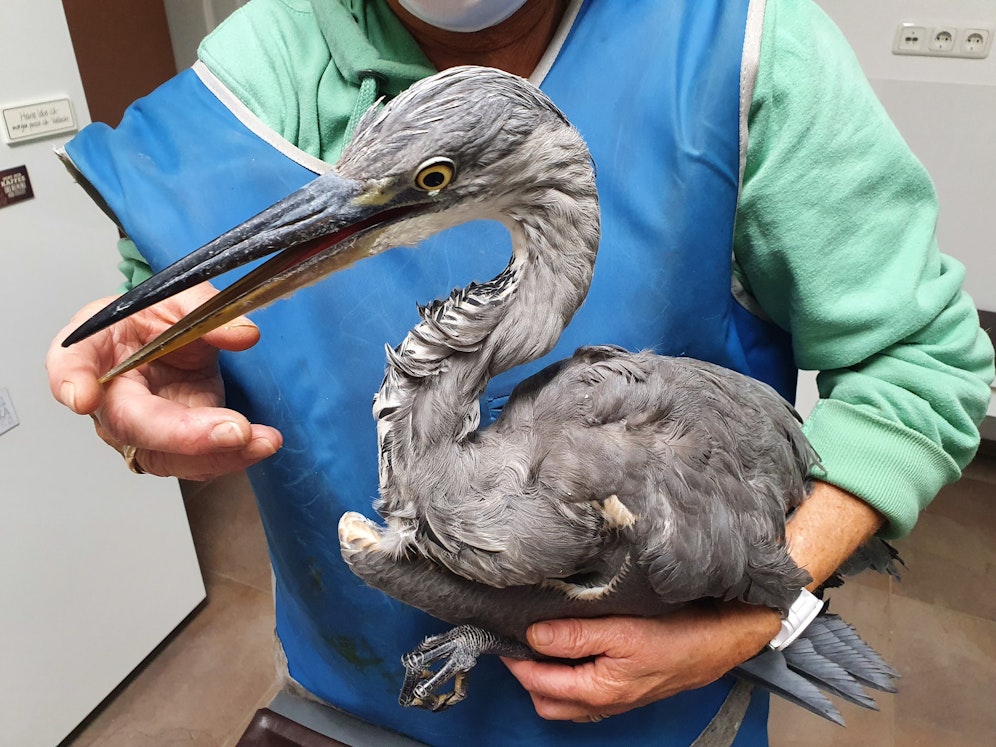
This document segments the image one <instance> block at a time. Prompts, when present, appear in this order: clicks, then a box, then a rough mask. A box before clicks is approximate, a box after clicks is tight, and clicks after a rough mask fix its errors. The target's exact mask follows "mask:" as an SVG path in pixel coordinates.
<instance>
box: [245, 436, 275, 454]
mask: <svg viewBox="0 0 996 747" xmlns="http://www.w3.org/2000/svg"><path fill="white" fill-rule="evenodd" d="M249 451H250V454H251V455H252V456H253V457H255V458H257V459H265V458H266V457H268V456H273V455H274V454H276V453H277V446H276V444H274V443H273V441H271V440H270V439H268V438H254V439H253V440H252V442H251V443H250V444H249Z"/></svg>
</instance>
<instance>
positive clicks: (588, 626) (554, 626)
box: [526, 618, 607, 659]
mask: <svg viewBox="0 0 996 747" xmlns="http://www.w3.org/2000/svg"><path fill="white" fill-rule="evenodd" d="M604 638H605V636H604V631H603V626H601V625H598V624H597V621H596V620H576V619H573V618H569V619H564V620H545V621H543V622H538V623H535V624H533V625H531V626H530V627H529V629H528V630H527V631H526V640H527V641H528V642H529V645H530V646H531V647H532V648H533V650H534V651H536V652H537V653H540V654H543V655H545V656H552V657H555V658H558V659H583V658H585V657H586V656H597V655H598V654H601V653H603V652H604V651H605V650H606V644H607V641H606V640H604Z"/></svg>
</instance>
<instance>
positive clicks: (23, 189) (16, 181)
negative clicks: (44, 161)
mask: <svg viewBox="0 0 996 747" xmlns="http://www.w3.org/2000/svg"><path fill="white" fill-rule="evenodd" d="M34 196H35V193H34V192H33V191H32V190H31V179H29V178H28V167H27V166H15V167H14V168H12V169H5V170H3V171H0V208H5V207H7V206H8V205H13V204H14V203H15V202H21V201H22V200H30V199H31V198H32V197H34Z"/></svg>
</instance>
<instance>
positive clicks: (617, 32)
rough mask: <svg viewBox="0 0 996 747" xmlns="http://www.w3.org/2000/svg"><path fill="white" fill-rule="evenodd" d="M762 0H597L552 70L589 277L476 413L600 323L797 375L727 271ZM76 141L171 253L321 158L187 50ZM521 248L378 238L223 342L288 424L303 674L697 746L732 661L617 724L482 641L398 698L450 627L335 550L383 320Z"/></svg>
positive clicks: (615, 735)
mask: <svg viewBox="0 0 996 747" xmlns="http://www.w3.org/2000/svg"><path fill="white" fill-rule="evenodd" d="M747 5H748V2H747V0H695V2H694V3H682V2H661V1H660V0H646V1H645V2H643V1H641V2H637V1H635V0H633V1H630V2H625V3H609V2H605V1H604V0H601V1H597V0H592V2H588V3H586V4H585V5H584V7H583V8H582V9H581V11H580V13H579V16H578V18H577V20H576V22H575V24H574V26H573V28H572V30H571V33H570V35H569V37H568V38H567V40H566V42H565V44H564V46H563V48H562V49H561V51H560V53H559V55H558V57H557V60H556V62H555V64H554V65H553V68H552V69H551V70H550V72H549V74H548V75H547V77H546V80H545V81H544V83H543V85H542V88H543V89H544V90H545V91H546V93H547V94H548V95H550V97H551V98H552V99H553V100H554V101H555V102H556V104H557V105H558V106H559V107H560V108H561V109H562V110H563V111H564V112H565V113H566V115H567V116H568V117H569V118H570V119H571V121H572V122H573V123H574V124H575V125H576V126H577V127H578V129H579V130H580V131H581V132H582V134H583V135H584V137H585V139H586V140H587V142H588V144H589V146H590V148H591V151H592V154H593V156H594V159H595V163H596V167H597V170H598V177H597V182H598V187H599V193H600V197H601V209H602V229H603V234H602V242H601V248H600V252H599V255H598V260H597V263H596V267H595V274H594V280H593V282H592V286H591V291H590V293H589V295H588V298H587V300H586V301H585V304H584V305H583V307H582V308H581V310H580V311H579V312H578V313H577V315H576V317H575V318H574V320H573V322H572V323H571V325H570V326H569V327H568V329H567V330H566V331H565V332H564V335H563V337H562V339H561V340H560V342H559V344H558V345H557V347H556V348H555V349H554V351H553V352H552V353H551V354H549V355H548V356H546V357H545V358H544V359H542V360H539V361H536V362H534V363H532V364H529V365H527V366H524V367H521V368H518V369H515V370H513V371H510V372H508V373H506V374H503V375H501V376H499V377H497V378H496V379H495V380H493V381H492V382H491V384H490V386H489V387H488V390H487V392H486V394H485V396H484V397H483V398H482V426H484V425H487V424H488V423H489V422H490V421H491V420H492V419H493V418H494V416H495V415H496V414H497V413H498V412H499V411H500V409H501V406H502V404H503V403H504V401H505V399H506V398H507V396H508V394H509V392H510V391H511V389H512V387H513V386H514V385H515V383H516V382H518V381H519V380H521V379H522V378H523V377H525V376H527V375H528V374H530V373H532V372H534V371H536V370H538V369H539V368H540V367H542V366H544V365H546V364H548V363H550V362H551V361H553V360H556V359H558V358H563V357H566V356H568V355H570V354H571V353H572V352H573V351H574V349H575V348H576V347H578V346H580V345H585V344H602V343H612V344H616V345H621V346H623V347H626V348H629V349H634V350H636V349H645V348H653V349H654V350H656V351H657V352H660V353H666V354H672V355H688V356H693V357H696V358H701V359H704V360H709V361H713V362H716V363H719V364H722V365H724V366H727V367H729V368H733V369H736V370H738V371H741V372H744V373H746V374H749V375H751V376H754V377H756V378H759V379H762V380H764V381H767V382H768V383H770V384H772V385H773V386H774V387H775V388H776V389H778V390H779V391H780V392H781V393H782V395H783V396H785V397H786V398H789V399H791V398H792V397H793V396H794V389H795V366H794V365H793V363H792V354H791V343H790V340H789V338H788V337H787V335H786V334H784V333H783V332H782V331H781V330H779V329H778V328H776V327H774V326H773V325H771V324H770V323H767V322H764V321H762V320H760V319H758V318H756V317H754V316H752V315H751V314H749V313H747V312H746V311H745V310H744V309H743V308H742V307H741V306H740V305H739V304H738V303H737V302H736V301H735V300H734V298H733V296H732V294H731V289H730V288H731V261H732V236H733V226H734V219H735V215H736V208H737V200H738V192H739V164H740V75H741V62H742V60H741V57H742V49H743V46H744V30H745V24H746V18H747ZM693 6H694V11H692V10H691V8H692V7H693ZM66 150H67V152H68V155H69V156H70V158H71V159H72V161H73V163H74V165H75V166H76V167H77V169H79V171H80V172H81V174H82V176H83V177H84V178H83V180H82V182H83V183H84V185H85V186H86V187H87V188H88V189H92V190H94V192H95V194H97V195H99V199H100V200H102V201H104V202H105V203H106V204H105V209H107V210H108V212H109V213H110V214H112V215H113V217H114V218H115V220H117V221H118V222H119V224H120V225H121V226H122V227H123V229H124V230H125V231H126V233H127V234H128V235H129V236H130V237H131V238H132V239H133V240H134V241H135V243H136V244H137V246H138V247H139V249H140V250H141V251H142V253H143V255H144V256H145V257H146V258H147V259H148V260H149V261H150V263H151V264H152V266H153V269H155V270H159V269H161V268H162V267H165V266H166V265H167V264H169V263H170V262H172V261H173V260H174V259H176V258H177V257H179V256H181V255H183V254H185V253H187V252H189V251H191V250H193V249H194V248H196V247H198V246H200V245H201V244H203V243H205V242H206V241H208V240H209V239H211V238H213V237H214V236H215V235H217V234H219V233H221V232H223V231H225V230H227V229H229V228H231V227H232V226H234V225H236V224H237V223H239V222H241V221H242V220H244V219H245V218H248V217H249V216H251V215H253V214H255V213H256V212H258V211H259V210H261V209H262V208H264V207H266V206H267V205H269V204H271V203H272V202H275V201H276V200H278V199H279V198H281V197H283V196H285V195H286V194H288V193H289V192H290V191H292V190H293V189H295V188H297V187H299V186H301V185H302V184H304V183H305V182H307V181H308V180H310V179H312V178H313V177H314V173H313V172H312V171H309V170H308V169H307V168H305V166H303V165H301V164H300V163H297V162H295V161H294V160H293V159H291V158H288V157H287V155H285V154H284V153H282V152H280V151H278V150H277V149H275V148H273V147H272V146H271V145H269V144H268V143H267V142H264V140H262V139H260V138H259V137H257V136H256V135H254V134H253V133H252V132H250V131H249V130H248V129H246V127H245V126H243V124H242V123H241V122H240V121H239V120H238V119H237V118H236V117H235V116H233V114H232V113H231V112H230V111H229V110H228V109H227V108H226V107H225V106H224V105H223V104H222V103H221V102H220V101H219V100H218V99H217V98H215V97H214V96H213V95H212V94H211V92H210V91H209V90H208V89H207V88H206V87H205V86H204V84H203V82H202V81H201V79H200V78H199V77H198V75H197V74H195V72H193V71H186V72H184V73H181V74H180V75H178V76H177V77H176V78H174V79H173V80H172V81H170V82H168V83H166V84H165V85H163V86H162V87H161V88H160V89H158V90H157V91H155V92H154V93H153V94H151V95H150V96H149V97H147V98H145V99H142V100H140V101H138V102H136V103H135V104H134V105H133V106H132V107H131V108H130V109H129V111H128V113H127V114H126V116H125V118H124V120H123V121H122V123H121V124H120V126H119V127H118V128H117V129H113V130H112V129H110V128H108V127H106V126H104V125H92V126H90V127H88V128H86V129H85V130H84V131H82V132H81V133H80V134H79V135H78V136H77V137H76V138H75V139H74V140H73V141H72V142H71V143H69V144H68V145H67V149H66ZM87 182H88V183H87ZM509 252H510V242H509V240H508V237H507V234H506V232H505V230H504V228H502V227H501V226H499V225H498V224H496V223H480V222H479V223H472V224H468V225H465V226H461V227H458V228H456V229H453V230H451V231H448V232H446V233H444V234H441V235H438V236H436V237H433V238H432V239H430V240H428V241H426V242H425V243H424V244H423V245H422V246H420V247H419V248H417V249H396V250H394V251H391V252H388V253H386V254H382V255H379V256H377V257H374V258H372V259H368V260H364V261H363V262H360V263H359V264H357V265H355V266H354V267H352V268H350V269H348V270H345V271H343V272H340V273H338V274H337V275H334V276H332V277H330V278H327V279H326V280H324V281H322V282H321V283H319V284H317V285H315V286H313V287H310V288H306V289H304V290H302V291H300V292H298V293H297V295H296V296H295V297H294V298H293V300H291V301H283V302H279V303H277V304H275V305H273V306H271V307H269V308H266V309H263V310H261V311H259V312H256V313H255V315H254V319H255V321H256V322H257V323H258V324H259V326H260V328H261V329H262V340H261V342H260V343H259V344H258V345H257V346H256V347H255V348H253V349H252V350H249V351H246V352H243V353H237V354H223V355H222V365H223V371H224V375H225V380H226V384H227V394H228V404H229V406H231V407H233V408H235V409H238V410H240V411H242V412H244V413H245V414H246V415H247V416H248V417H249V418H250V419H251V420H253V421H255V422H261V423H267V424H270V425H273V426H276V427H277V428H279V429H280V430H281V431H282V433H283V435H284V447H283V449H282V450H281V451H280V452H279V453H278V454H276V455H275V456H274V457H272V458H270V459H267V460H265V461H264V462H263V463H261V464H259V465H258V466H256V467H254V468H252V469H251V470H250V471H249V474H250V479H251V481H252V485H253V488H254V490H255V492H256V497H257V501H258V505H259V510H260V514H261V516H262V520H263V525H264V528H265V531H266V536H267V540H268V544H269V551H270V557H271V561H272V564H273V569H274V578H275V599H276V615H277V633H278V635H279V638H280V641H281V643H282V645H283V648H284V650H285V652H286V655H287V660H288V666H289V669H290V674H291V675H292V676H293V677H294V678H295V679H296V680H297V681H298V682H300V683H301V684H302V685H303V686H304V687H305V688H307V689H308V690H309V691H311V692H313V693H315V694H316V695H317V696H319V697H321V698H323V699H324V700H326V701H328V702H330V703H332V704H334V705H336V706H337V707H340V708H342V709H344V710H347V711H349V712H351V713H353V714H356V715H357V716H359V717H361V718H363V719H366V720H368V721H371V722H373V723H376V724H381V725H383V726H386V727H388V728H390V729H394V730H396V731H399V732H402V733H405V734H408V735H410V736H412V737H414V738H416V739H419V740H422V741H424V742H427V743H429V744H438V745H450V744H452V745H456V744H465V743H467V742H468V741H469V740H470V739H472V740H473V741H474V742H475V743H477V744H480V745H510V744H551V745H552V744H565V745H567V744H569V745H571V746H572V747H581V746H582V745H604V744H607V743H610V742H612V743H620V744H628V743H633V744H641V745H642V744H661V745H688V744H690V743H691V742H692V740H693V739H694V738H695V737H696V736H697V735H698V734H699V733H700V732H701V730H702V729H703V727H704V726H705V725H706V724H707V723H708V722H709V720H710V719H711V717H712V716H713V715H714V714H715V713H716V711H717V710H718V708H719V706H720V704H721V703H722V701H723V700H724V698H725V696H726V694H727V692H728V691H729V688H730V682H729V681H728V680H721V681H720V682H717V683H714V684H713V685H711V686H708V687H705V688H702V689H700V690H696V691H694V692H688V693H683V694H680V695H678V696H675V697H673V698H669V699H667V700H665V701H660V702H658V703H655V704H652V705H650V706H647V707H644V708H640V709H638V710H635V711H632V712H630V713H627V714H623V715H620V716H616V717H613V718H611V719H608V720H606V721H604V722H602V723H598V724H573V723H558V722H547V721H544V720H542V719H540V718H539V717H537V716H536V714H535V712H534V711H533V708H532V705H531V703H530V700H529V697H528V695H527V694H526V693H525V691H523V690H522V688H521V687H520V686H519V685H518V684H517V683H516V682H515V681H514V679H513V678H512V677H511V675H509V674H508V672H507V671H506V670H505V668H504V666H503V665H501V663H500V662H499V661H497V660H495V659H489V660H485V661H482V662H481V663H480V664H479V665H478V666H477V668H476V669H475V671H474V673H473V676H472V685H471V691H470V696H469V697H468V699H467V700H466V701H465V702H463V703H461V704H460V705H459V706H457V707H455V708H453V709H451V710H449V711H446V712H443V713H438V714H430V713H426V712H422V711H418V710H413V709H403V708H401V707H400V706H399V705H398V703H397V695H398V690H399V686H400V682H401V678H402V670H401V666H400V663H399V660H400V658H401V656H402V654H403V653H405V652H406V651H408V650H410V649H411V648H413V647H414V646H415V645H416V644H417V643H418V642H419V641H420V640H421V639H422V638H423V637H424V636H425V635H426V634H428V633H430V632H438V631H440V630H442V629H444V628H445V627H446V626H445V625H444V624H442V623H440V622H438V621H435V620H433V619H431V618H429V617H428V616H426V615H424V614H423V613H421V612H419V611H417V610H414V609H411V608H408V607H406V606H405V605H403V604H400V603H398V602H395V601H394V600H392V599H390V598H388V597H386V596H385V595H383V594H382V593H380V592H378V591H374V590H372V589H369V588H367V587H366V586H365V585H363V584H362V583H361V582H360V581H359V580H357V579H356V578H355V577H354V576H353V575H352V574H351V573H350V571H349V570H348V568H347V567H346V566H345V564H344V563H343V562H342V559H341V557H340V555H339V547H338V540H337V537H336V527H337V523H338V520H339V517H340V516H341V515H342V514H343V512H345V511H347V510H359V511H363V512H364V513H366V514H367V515H370V516H373V515H374V514H373V512H372V509H371V502H372V501H373V500H374V498H375V496H376V491H377V464H376V458H377V442H376V432H375V424H374V420H373V418H372V416H371V412H370V403H371V397H372V395H373V393H374V392H375V391H376V389H377V388H378V386H379V384H380V381H381V379H382V377H383V372H384V353H383V346H384V344H385V342H388V343H391V344H392V345H394V344H397V343H398V342H400V341H401V340H402V339H403V337H404V335H405V333H406V332H407V330H408V329H409V328H410V327H411V326H413V325H414V324H415V323H416V322H417V321H418V317H417V314H416V311H415V303H416V301H418V302H427V301H429V300H431V299H433V298H436V297H439V296H442V295H445V294H447V293H448V292H449V291H450V290H451V289H452V288H453V287H456V286H463V285H466V284H467V283H468V282H469V281H471V280H478V281H482V280H486V279H488V278H490V277H493V276H494V275H496V274H497V273H498V272H499V271H500V270H501V269H502V268H503V267H504V265H505V263H506V261H507V259H508V256H509ZM220 284H224V282H222V283H220ZM766 718H767V699H766V697H765V696H763V695H758V694H755V696H754V697H753V701H752V705H751V708H750V710H749V712H748V715H747V717H746V719H745V723H744V726H743V728H742V730H741V733H740V735H739V737H738V741H737V742H736V744H743V745H755V744H764V743H766Z"/></svg>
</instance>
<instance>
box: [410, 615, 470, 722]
mask: <svg viewBox="0 0 996 747" xmlns="http://www.w3.org/2000/svg"><path fill="white" fill-rule="evenodd" d="M471 630H473V631H477V630H478V629H477V628H471V627H470V626H466V625H464V626H460V627H458V628H454V629H453V630H450V631H448V632H446V633H441V634H440V635H433V636H429V637H428V638H426V639H425V640H424V641H422V643H420V644H419V646H418V648H416V649H415V650H414V651H411V652H410V653H407V654H405V655H404V656H403V657H401V663H402V664H404V666H405V684H404V685H403V686H402V688H401V695H400V696H398V702H399V703H401V705H403V706H418V707H419V708H426V709H428V710H430V711H442V710H445V709H447V708H449V707H450V706H453V705H456V704H457V703H459V702H460V701H461V700H463V699H464V698H465V697H466V696H467V687H468V679H469V678H468V676H467V675H468V673H469V672H470V670H471V669H473V668H474V665H475V664H477V657H478V655H479V654H480V653H481V651H480V646H479V644H478V643H477V642H476V641H475V640H473V639H474V636H470V635H468V632H469V631H471ZM439 661H442V662H443V664H442V666H441V667H440V668H439V670H438V671H433V670H432V668H431V667H432V665H433V664H436V663H437V662H439ZM450 680H453V689H452V690H451V691H450V692H446V693H437V692H436V690H437V689H438V688H440V687H442V686H443V685H445V684H446V683H447V682H449V681H450Z"/></svg>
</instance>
